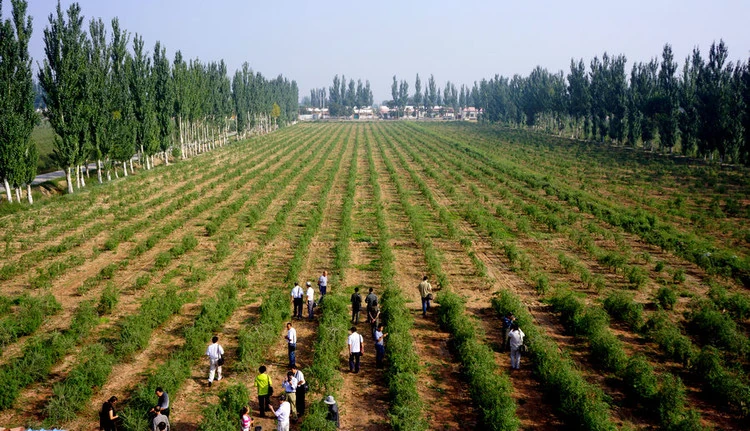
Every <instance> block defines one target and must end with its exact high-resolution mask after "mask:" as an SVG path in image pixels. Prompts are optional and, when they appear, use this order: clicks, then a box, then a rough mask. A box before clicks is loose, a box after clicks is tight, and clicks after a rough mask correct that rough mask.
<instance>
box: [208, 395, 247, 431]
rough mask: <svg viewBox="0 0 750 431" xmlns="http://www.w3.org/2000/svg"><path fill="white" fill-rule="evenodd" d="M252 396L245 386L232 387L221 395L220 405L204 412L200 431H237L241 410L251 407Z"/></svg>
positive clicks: (211, 406) (210, 406)
mask: <svg viewBox="0 0 750 431" xmlns="http://www.w3.org/2000/svg"><path fill="white" fill-rule="evenodd" d="M249 400H250V394H249V393H248V391H247V388H246V387H245V385H242V384H236V385H233V386H230V387H229V388H227V389H226V390H225V391H223V392H222V393H221V394H220V395H219V404H214V405H209V406H208V407H206V408H205V409H204V410H203V419H202V420H201V423H200V425H199V426H198V430H199V431H235V430H236V429H237V423H238V422H239V417H240V410H241V409H242V408H243V407H246V406H248V405H249Z"/></svg>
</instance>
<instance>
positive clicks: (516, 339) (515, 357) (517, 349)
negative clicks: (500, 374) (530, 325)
mask: <svg viewBox="0 0 750 431" xmlns="http://www.w3.org/2000/svg"><path fill="white" fill-rule="evenodd" d="M525 336H526V334H524V333H523V331H522V330H521V328H519V327H518V322H513V324H512V325H511V327H510V331H508V342H509V344H510V368H511V369H513V370H517V369H518V368H519V367H520V366H521V346H523V337H525Z"/></svg>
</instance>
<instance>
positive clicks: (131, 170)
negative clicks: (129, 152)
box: [125, 157, 135, 176]
mask: <svg viewBox="0 0 750 431" xmlns="http://www.w3.org/2000/svg"><path fill="white" fill-rule="evenodd" d="M133 172H135V170H133V158H132V157H131V158H130V173H131V174H132V173H133ZM125 174H126V175H125V176H127V172H125Z"/></svg>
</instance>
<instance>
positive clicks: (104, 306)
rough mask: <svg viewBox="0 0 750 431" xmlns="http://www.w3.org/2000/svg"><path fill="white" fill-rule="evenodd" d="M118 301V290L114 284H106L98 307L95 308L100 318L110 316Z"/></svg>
mask: <svg viewBox="0 0 750 431" xmlns="http://www.w3.org/2000/svg"><path fill="white" fill-rule="evenodd" d="M119 299H120V290H119V289H117V287H115V284H114V283H107V286H106V287H105V288H104V291H102V296H101V297H99V305H98V306H97V307H96V310H97V312H98V313H99V315H100V316H103V315H105V314H110V313H111V312H112V310H113V309H114V308H115V306H116V305H117V302H118V301H119Z"/></svg>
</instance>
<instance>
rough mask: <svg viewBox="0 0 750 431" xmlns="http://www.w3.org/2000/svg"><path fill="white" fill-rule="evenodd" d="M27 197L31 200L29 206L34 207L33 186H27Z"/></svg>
mask: <svg viewBox="0 0 750 431" xmlns="http://www.w3.org/2000/svg"><path fill="white" fill-rule="evenodd" d="M26 197H27V198H28V199H29V205H34V196H32V195H31V184H26Z"/></svg>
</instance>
